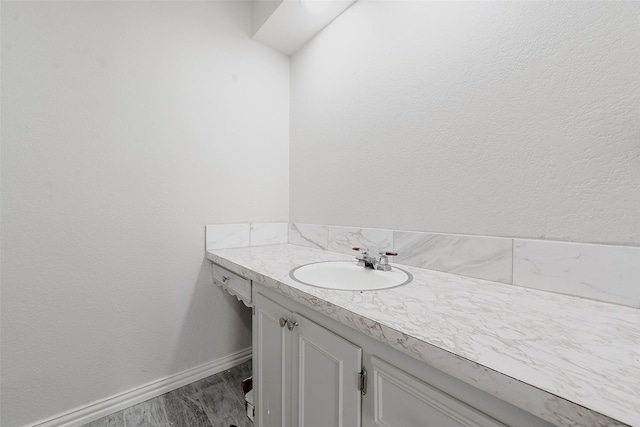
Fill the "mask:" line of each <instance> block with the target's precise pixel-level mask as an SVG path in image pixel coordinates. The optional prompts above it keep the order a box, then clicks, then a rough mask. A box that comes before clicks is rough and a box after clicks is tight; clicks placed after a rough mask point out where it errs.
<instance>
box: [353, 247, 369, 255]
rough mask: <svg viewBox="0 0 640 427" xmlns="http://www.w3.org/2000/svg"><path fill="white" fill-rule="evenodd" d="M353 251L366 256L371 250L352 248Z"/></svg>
mask: <svg viewBox="0 0 640 427" xmlns="http://www.w3.org/2000/svg"><path fill="white" fill-rule="evenodd" d="M351 249H352V250H354V251H356V252H360V253H361V254H364V255H366V254H368V253H369V249H365V248H351Z"/></svg>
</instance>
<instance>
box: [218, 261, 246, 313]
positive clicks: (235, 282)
mask: <svg viewBox="0 0 640 427" xmlns="http://www.w3.org/2000/svg"><path fill="white" fill-rule="evenodd" d="M211 274H212V275H213V283H215V284H216V285H218V286H220V287H222V288H223V289H225V290H226V291H227V292H229V293H230V294H232V295H235V297H236V298H238V299H239V300H241V301H242V302H244V304H245V305H246V306H248V307H250V306H251V305H252V302H251V280H249V279H245V278H244V277H242V276H238V275H237V274H236V273H233V272H231V271H229V270H227V269H226V268H223V267H220V266H219V265H217V264H213V263H212V264H211Z"/></svg>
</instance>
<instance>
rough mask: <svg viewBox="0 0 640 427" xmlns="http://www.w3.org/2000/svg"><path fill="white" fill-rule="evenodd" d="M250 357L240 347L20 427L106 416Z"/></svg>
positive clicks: (72, 425)
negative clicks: (232, 352)
mask: <svg viewBox="0 0 640 427" xmlns="http://www.w3.org/2000/svg"><path fill="white" fill-rule="evenodd" d="M249 359H251V347H248V348H246V349H244V350H240V351H239V352H237V353H234V354H231V355H229V356H225V357H223V358H221V359H218V360H214V361H213V362H209V363H205V364H204V365H200V366H196V367H195V368H191V369H188V370H186V371H183V372H180V373H179V374H175V375H171V376H169V377H166V378H162V379H160V380H157V381H153V382H151V383H148V384H145V385H142V386H140V387H136V388H133V389H131V390H128V391H125V392H123V393H119V394H116V395H114V396H111V397H108V398H106V399H102V400H98V401H97V402H93V403H90V404H88V405H85V406H80V407H78V408H75V409H72V410H70V411H66V412H63V413H61V414H58V415H55V416H53V417H51V418H47V419H45V420H41V421H38V422H36V423H34V424H28V425H25V426H24V427H77V426H81V425H83V424H86V423H89V422H91V421H94V420H97V419H99V418H102V417H105V416H107V415H110V414H113V413H114V412H118V411H120V410H122V409H124V408H128V407H129V406H132V405H135V404H138V403H140V402H144V401H145V400H149V399H152V398H154V397H157V396H160V395H161V394H164V393H167V392H170V391H172V390H175V389H177V388H180V387H182V386H185V385H187V384H190V383H192V382H194V381H198V380H201V379H203V378H206V377H208V376H210V375H215V374H217V373H219V372H222V371H224V370H227V369H230V368H232V367H234V366H236V365H239V364H240V363H243V362H246V361H247V360H249Z"/></svg>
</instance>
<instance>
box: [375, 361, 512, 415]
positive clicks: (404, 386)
mask: <svg viewBox="0 0 640 427" xmlns="http://www.w3.org/2000/svg"><path fill="white" fill-rule="evenodd" d="M371 364H372V367H373V393H374V396H373V399H374V422H375V425H376V426H380V427H505V425H504V424H502V423H500V422H498V421H496V420H494V419H493V418H491V417H489V416H487V415H485V414H483V413H482V412H480V411H478V410H476V409H474V408H472V407H470V406H467V405H466V404H464V403H462V402H460V401H459V400H457V399H454V398H453V397H451V396H449V395H448V394H445V393H443V392H441V391H440V390H438V389H436V388H434V387H432V386H430V385H428V384H426V383H424V382H422V381H420V380H418V379H417V378H415V377H413V376H411V375H409V374H407V373H406V372H404V371H401V370H400V369H398V368H396V367H395V366H391V365H389V364H388V363H386V362H383V361H382V360H380V359H378V358H376V357H372V358H371Z"/></svg>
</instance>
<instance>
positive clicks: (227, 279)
mask: <svg viewBox="0 0 640 427" xmlns="http://www.w3.org/2000/svg"><path fill="white" fill-rule="evenodd" d="M229 280H231V277H228V276H222V283H227V282H228V281H229Z"/></svg>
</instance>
